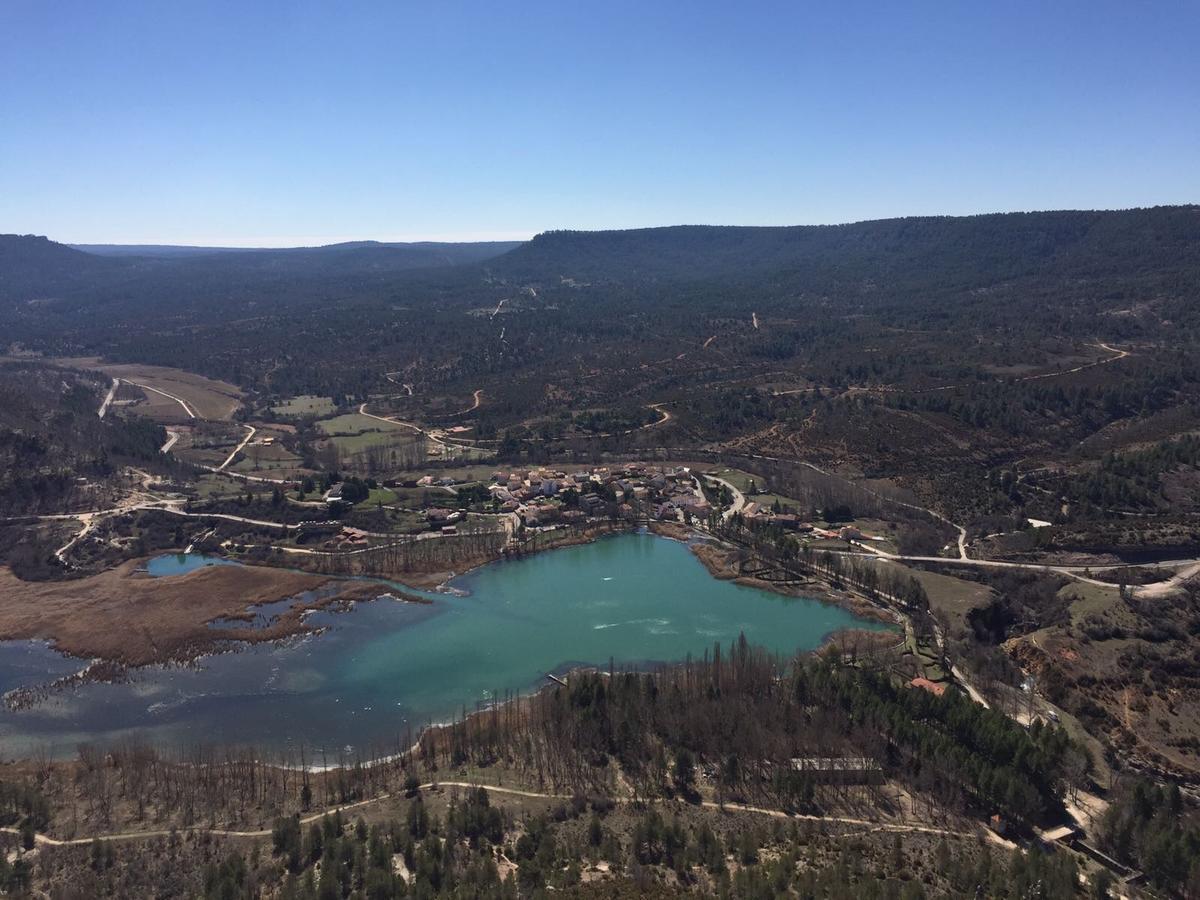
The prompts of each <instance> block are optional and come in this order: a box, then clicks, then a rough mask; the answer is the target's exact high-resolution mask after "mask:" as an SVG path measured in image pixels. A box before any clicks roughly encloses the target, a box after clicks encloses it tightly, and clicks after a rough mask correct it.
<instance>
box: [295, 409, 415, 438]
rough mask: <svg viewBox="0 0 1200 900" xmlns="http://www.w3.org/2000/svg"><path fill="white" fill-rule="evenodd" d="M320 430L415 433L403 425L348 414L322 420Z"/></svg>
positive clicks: (359, 414) (351, 432)
mask: <svg viewBox="0 0 1200 900" xmlns="http://www.w3.org/2000/svg"><path fill="white" fill-rule="evenodd" d="M317 428H319V429H320V430H321V431H322V432H323V433H324V434H330V435H334V434H339V435H346V434H362V433H363V432H365V431H407V432H409V433H410V434H411V433H415V432H413V431H412V429H411V428H405V427H404V426H403V425H397V424H396V423H395V422H387V421H384V420H383V419H373V418H371V417H370V416H364V415H363V414H362V413H346V414H345V415H341V416H333V417H331V418H328V419H321V420H320V421H319V422H317Z"/></svg>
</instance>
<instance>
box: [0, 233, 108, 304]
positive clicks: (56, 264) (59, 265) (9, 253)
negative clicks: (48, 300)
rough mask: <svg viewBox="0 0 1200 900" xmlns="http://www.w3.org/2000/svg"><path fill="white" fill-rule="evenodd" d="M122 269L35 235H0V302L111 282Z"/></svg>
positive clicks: (105, 260) (26, 298)
mask: <svg viewBox="0 0 1200 900" xmlns="http://www.w3.org/2000/svg"><path fill="white" fill-rule="evenodd" d="M125 267H126V266H125V264H124V263H122V262H119V261H117V260H112V259H102V258H100V257H98V256H93V255H91V254H90V253H83V252H81V251H79V250H73V249H71V248H70V247H68V246H66V245H64V244H56V243H55V242H54V241H51V240H47V239H46V238H44V237H39V236H37V235H33V234H0V299H15V300H23V301H27V300H38V299H42V298H44V297H47V296H50V295H52V294H54V293H56V292H59V291H63V290H70V289H74V288H82V287H86V286H88V285H91V284H93V283H95V282H96V281H97V280H105V279H108V278H111V277H113V276H114V275H116V274H117V273H119V272H120V271H121V270H122V269H124V268H125Z"/></svg>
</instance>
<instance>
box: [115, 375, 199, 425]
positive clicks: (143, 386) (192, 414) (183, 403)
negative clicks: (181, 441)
mask: <svg viewBox="0 0 1200 900" xmlns="http://www.w3.org/2000/svg"><path fill="white" fill-rule="evenodd" d="M126 380H127V381H129V379H126ZM129 383H130V384H132V385H135V386H136V387H140V388H141V389H142V390H143V391H154V393H156V394H162V395H163V396H164V397H166V398H167V399H169V400H174V401H175V402H176V403H178V404H179V405H180V406H182V407H183V411H184V412H185V413H187V414H188V418H189V419H195V418H198V417H197V415H196V411H195V410H194V409H192V407H191V406H190V405H189V404H188V402H187V401H186V400H184V399H183V398H182V397H176V396H175V395H174V394H168V393H167V392H166V391H164V390H160V389H159V388H156V387H150V385H148V384H142V383H141V382H138V381H129Z"/></svg>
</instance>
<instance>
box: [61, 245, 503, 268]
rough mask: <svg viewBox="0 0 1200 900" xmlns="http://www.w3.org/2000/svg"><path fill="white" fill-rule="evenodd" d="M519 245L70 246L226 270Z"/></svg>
mask: <svg viewBox="0 0 1200 900" xmlns="http://www.w3.org/2000/svg"><path fill="white" fill-rule="evenodd" d="M520 245H521V242H520V241H476V242H467V243H448V242H444V241H414V242H403V241H394V242H383V241H346V242H344V243H340V244H326V245H324V246H319V247H285V248H270V247H193V246H188V245H176V244H71V245H69V246H71V247H72V248H73V249H75V250H81V251H83V252H85V253H89V254H92V255H95V256H107V257H118V258H124V257H130V256H136V257H145V258H154V259H184V258H195V257H200V256H204V257H218V259H217V260H216V262H218V263H222V264H228V263H230V262H232V260H231V259H230V257H233V256H240V257H243V258H242V259H239V260H238V261H237V262H238V263H240V264H242V265H250V266H253V265H260V266H261V265H269V264H272V263H276V262H281V261H283V262H294V263H299V264H301V265H303V264H305V263H308V264H312V263H314V262H320V261H322V260H324V261H326V262H328V261H332V260H340V261H342V262H345V261H347V260H355V259H358V260H362V259H371V258H374V259H375V260H378V261H380V262H383V263H384V264H385V265H388V266H390V267H393V268H417V267H421V266H448V265H462V264H466V263H474V262H480V261H482V260H485V259H491V258H492V257H494V256H499V255H500V254H502V253H507V252H508V251H509V250H512V249H514V248H515V247H519V246H520Z"/></svg>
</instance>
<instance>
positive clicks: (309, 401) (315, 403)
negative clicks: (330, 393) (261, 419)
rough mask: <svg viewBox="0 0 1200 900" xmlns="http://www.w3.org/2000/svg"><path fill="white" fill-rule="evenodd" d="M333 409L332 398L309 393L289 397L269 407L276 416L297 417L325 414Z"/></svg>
mask: <svg viewBox="0 0 1200 900" xmlns="http://www.w3.org/2000/svg"><path fill="white" fill-rule="evenodd" d="M334 409H335V407H334V405H333V400H332V398H330V397H316V396H313V395H311V394H301V395H300V396H299V397H289V398H288V399H287V400H285V401H283V402H282V403H280V404H279V405H278V406H272V407H271V411H272V412H274V413H275V414H276V415H277V416H289V417H292V418H297V419H298V418H302V417H304V416H327V415H329V413H331V412H333V410H334Z"/></svg>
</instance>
